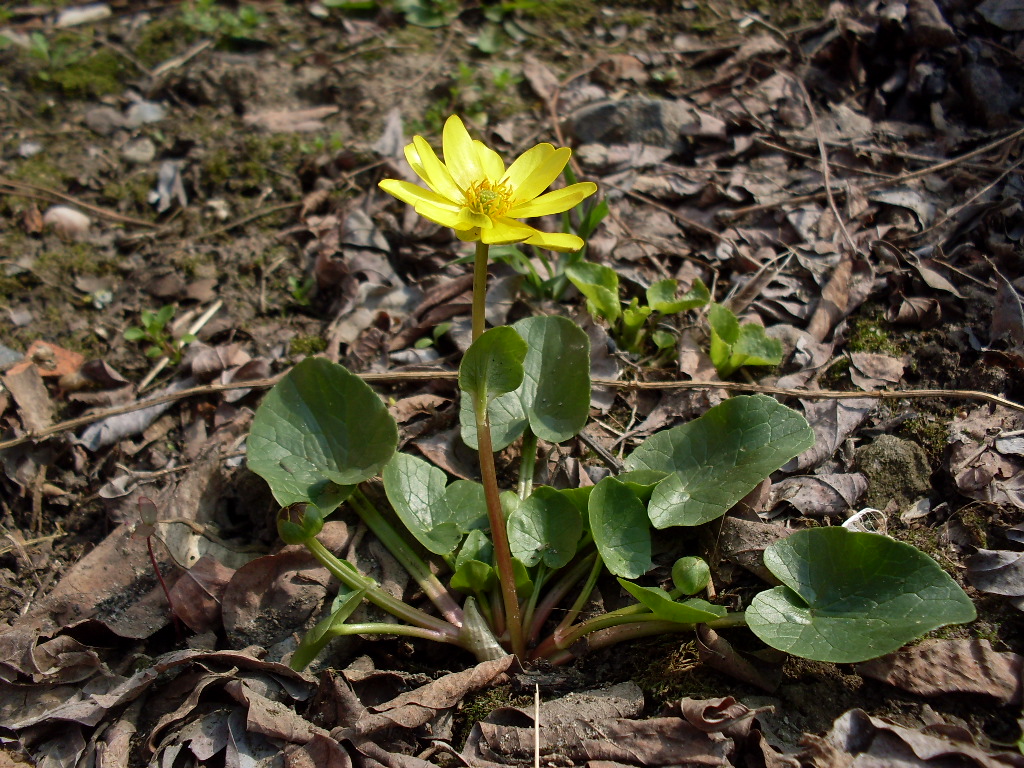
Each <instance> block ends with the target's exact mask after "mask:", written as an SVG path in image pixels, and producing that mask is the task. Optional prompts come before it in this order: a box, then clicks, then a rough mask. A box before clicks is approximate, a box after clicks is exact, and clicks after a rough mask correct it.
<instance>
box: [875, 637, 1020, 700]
mask: <svg viewBox="0 0 1024 768" xmlns="http://www.w3.org/2000/svg"><path fill="white" fill-rule="evenodd" d="M1022 671H1024V659H1022V658H1021V657H1020V656H1018V655H1017V654H1016V653H1000V652H998V651H994V650H992V645H991V643H989V641H988V640H976V639H972V640H925V641H923V642H921V643H920V644H918V645H915V646H912V647H910V648H904V649H902V650H899V651H896V652H895V653H890V654H889V655H888V656H883V657H882V658H880V659H873V660H871V661H867V662H864V663H862V664H858V665H857V672H859V673H860V674H861V675H864V676H866V677H870V678H873V679H875V680H881V681H882V682H884V683H888V684H889V685H894V686H896V687H897V688H901V689H902V690H904V691H907V692H909V693H913V694H916V695H918V696H938V695H941V694H944V693H971V694H979V695H982V696H992V697H994V698H996V699H998V700H999V701H1000V702H1001V703H1003V704H1019V703H1020V702H1021V692H1022V688H1024V681H1022V679H1021V674H1022Z"/></svg>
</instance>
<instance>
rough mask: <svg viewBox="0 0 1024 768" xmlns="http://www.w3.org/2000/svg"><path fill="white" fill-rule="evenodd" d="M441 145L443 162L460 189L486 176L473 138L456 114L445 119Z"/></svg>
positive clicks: (466, 187)
mask: <svg viewBox="0 0 1024 768" xmlns="http://www.w3.org/2000/svg"><path fill="white" fill-rule="evenodd" d="M441 146H442V148H443V150H444V162H445V164H446V165H447V166H448V169H449V170H450V171H451V175H452V178H453V179H455V183H456V184H458V185H459V186H460V187H462V189H469V186H470V185H471V184H472V183H473V182H475V181H482V180H483V179H484V178H486V177H485V175H484V169H483V168H482V167H481V165H480V158H479V156H478V155H477V152H476V147H475V146H474V145H473V139H472V138H471V137H470V135H469V131H467V130H466V126H465V125H463V124H462V120H460V119H459V117H458V115H452V116H451V117H449V118H448V119H447V120H446V121H445V124H444V131H443V132H442V134H441Z"/></svg>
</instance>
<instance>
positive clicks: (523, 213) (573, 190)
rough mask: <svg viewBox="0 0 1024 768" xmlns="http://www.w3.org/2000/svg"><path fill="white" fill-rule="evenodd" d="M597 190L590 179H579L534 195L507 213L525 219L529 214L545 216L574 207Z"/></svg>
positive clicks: (515, 217)
mask: <svg viewBox="0 0 1024 768" xmlns="http://www.w3.org/2000/svg"><path fill="white" fill-rule="evenodd" d="M595 192H597V184H595V183H594V182H592V181H581V182H580V183H579V184H572V185H571V186H568V187H563V188H562V189H556V190H555V191H554V192H548V193H547V194H546V195H541V196H540V197H535V198H534V199H533V200H530V201H529V202H526V203H520V204H519V205H516V206H514V207H513V208H512V209H511V210H510V211H509V212H508V215H509V216H511V217H512V218H514V219H525V218H527V217H529V216H547V215H548V214H549V213H561V212H562V211H568V210H569V209H570V208H573V207H575V206H576V205H577V204H578V203H579V202H580V201H582V200H584V199H585V198H588V197H590V196H591V195H592V194H594V193H595Z"/></svg>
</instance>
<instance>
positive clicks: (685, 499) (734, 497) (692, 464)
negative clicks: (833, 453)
mask: <svg viewBox="0 0 1024 768" xmlns="http://www.w3.org/2000/svg"><path fill="white" fill-rule="evenodd" d="M813 444H814V432H813V431H812V430H811V428H810V426H809V425H808V424H807V420H806V419H804V417H803V416H801V415H800V414H799V413H797V412H796V411H794V410H793V409H792V408H787V407H786V406H784V405H782V404H781V403H778V402H776V401H775V400H774V399H773V398H770V397H768V396H766V395H745V396H740V397H733V398H730V399H729V400H726V401H725V402H724V403H720V404H719V405H716V406H715V407H714V408H712V409H710V410H709V411H708V412H707V413H705V414H704V415H703V416H701V417H700V418H698V419H694V420H693V421H691V422H689V423H687V424H682V425H680V426H678V427H672V429H666V430H664V431H662V432H659V433H658V434H656V435H654V436H652V437H650V438H648V439H647V440H645V441H644V442H643V443H642V444H641V445H640V446H639V447H638V448H637V449H636V450H635V451H633V453H632V454H631V455H630V456H629V457H628V458H627V459H626V461H625V465H626V469H630V470H637V469H653V470H657V471H659V472H668V473H669V475H668V477H666V478H665V479H664V480H662V481H661V482H660V483H659V484H658V485H657V487H656V488H655V489H654V492H653V493H652V494H651V501H650V504H649V506H648V514H649V515H650V518H651V522H652V523H653V524H654V527H655V528H667V527H668V526H672V525H701V524H702V523H706V522H708V521H710V520H714V519H715V518H717V517H721V516H722V515H724V514H725V513H726V512H728V511H729V509H730V508H731V507H732V506H733V505H734V504H736V502H738V501H739V500H740V499H742V498H743V497H744V496H746V495H747V494H748V493H749V492H750V491H752V490H753V489H754V488H755V487H756V486H757V484H758V483H760V482H761V481H762V480H764V479H765V478H766V477H768V475H770V474H771V473H772V472H774V471H775V470H776V469H778V468H779V467H781V466H782V465H783V464H785V463H786V462H787V461H789V460H790V459H791V458H793V457H794V456H796V455H797V454H799V453H802V452H803V451H805V450H807V449H808V448H810V447H811V446H812V445H813Z"/></svg>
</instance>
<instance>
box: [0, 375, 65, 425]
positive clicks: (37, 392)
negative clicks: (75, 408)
mask: <svg viewBox="0 0 1024 768" xmlns="http://www.w3.org/2000/svg"><path fill="white" fill-rule="evenodd" d="M0 381H3V385H4V386H5V387H6V388H7V391H8V392H10V393H11V397H13V398H14V402H15V404H16V405H17V406H18V415H19V416H20V417H21V424H22V427H23V428H24V429H25V431H26V432H38V431H40V430H43V429H46V428H47V427H48V426H50V425H51V424H52V423H53V417H54V414H55V413H56V406H55V405H54V403H53V400H51V399H50V393H49V392H47V391H46V385H45V384H43V377H42V376H40V374H39V369H38V368H36V367H35V366H34V365H28V366H15V368H12V369H11V370H10V371H8V372H7V373H6V374H5V375H4V376H3V377H0Z"/></svg>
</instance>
